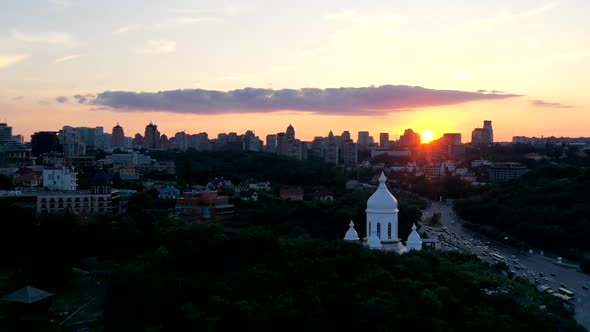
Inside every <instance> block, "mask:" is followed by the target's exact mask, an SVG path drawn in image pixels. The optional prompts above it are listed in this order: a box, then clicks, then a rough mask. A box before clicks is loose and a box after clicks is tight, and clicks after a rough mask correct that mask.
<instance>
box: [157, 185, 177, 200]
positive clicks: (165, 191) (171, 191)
mask: <svg viewBox="0 0 590 332" xmlns="http://www.w3.org/2000/svg"><path fill="white" fill-rule="evenodd" d="M158 197H159V198H161V199H177V198H178V197H180V190H178V189H176V188H174V187H171V186H168V187H164V188H161V189H160V193H159V194H158Z"/></svg>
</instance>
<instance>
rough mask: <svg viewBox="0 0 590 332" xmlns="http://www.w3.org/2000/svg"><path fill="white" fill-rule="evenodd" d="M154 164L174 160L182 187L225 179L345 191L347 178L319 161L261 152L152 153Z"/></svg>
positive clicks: (234, 181) (191, 151)
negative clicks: (300, 159)
mask: <svg viewBox="0 0 590 332" xmlns="http://www.w3.org/2000/svg"><path fill="white" fill-rule="evenodd" d="M150 155H151V156H152V157H154V158H156V159H157V160H173V161H174V162H175V165H176V174H177V177H178V180H179V181H180V182H181V183H184V184H206V183H207V181H209V180H211V179H212V178H214V177H224V178H225V179H228V180H231V181H232V182H233V183H234V184H237V183H239V182H241V181H243V180H246V179H250V178H253V179H258V180H260V181H271V183H280V184H283V185H291V186H301V187H304V188H309V187H314V186H324V187H333V188H344V183H345V181H346V177H345V176H344V174H343V173H342V172H341V171H338V169H337V168H335V167H333V166H332V165H329V164H326V163H323V162H318V161H310V160H305V161H298V160H294V159H291V158H286V157H280V156H277V155H274V154H270V153H262V152H242V151H223V152H198V151H196V150H193V149H189V150H187V151H153V152H151V153H150Z"/></svg>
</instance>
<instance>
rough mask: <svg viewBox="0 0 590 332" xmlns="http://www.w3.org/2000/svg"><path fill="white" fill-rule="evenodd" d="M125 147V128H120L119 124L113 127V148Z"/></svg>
mask: <svg viewBox="0 0 590 332" xmlns="http://www.w3.org/2000/svg"><path fill="white" fill-rule="evenodd" d="M124 146H125V132H124V131H123V127H121V126H119V123H117V125H116V126H114V127H113V132H112V135H111V147H113V148H120V147H124Z"/></svg>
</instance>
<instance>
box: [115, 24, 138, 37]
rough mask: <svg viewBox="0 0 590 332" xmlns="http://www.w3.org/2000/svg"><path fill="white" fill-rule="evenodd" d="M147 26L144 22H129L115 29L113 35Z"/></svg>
mask: <svg viewBox="0 0 590 332" xmlns="http://www.w3.org/2000/svg"><path fill="white" fill-rule="evenodd" d="M145 28H146V26H145V25H143V24H129V25H125V26H122V27H120V28H118V29H116V30H114V31H113V35H120V34H123V33H128V32H133V31H139V30H143V29H145Z"/></svg>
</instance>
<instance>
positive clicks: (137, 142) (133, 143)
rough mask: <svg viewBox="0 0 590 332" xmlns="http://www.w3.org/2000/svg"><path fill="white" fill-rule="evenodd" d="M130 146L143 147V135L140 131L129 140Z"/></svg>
mask: <svg viewBox="0 0 590 332" xmlns="http://www.w3.org/2000/svg"><path fill="white" fill-rule="evenodd" d="M131 146H132V147H134V148H141V147H143V136H141V134H140V133H137V134H135V137H133V140H132V141H131Z"/></svg>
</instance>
